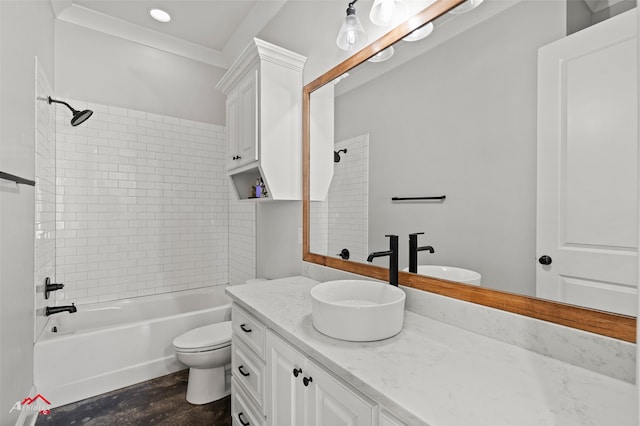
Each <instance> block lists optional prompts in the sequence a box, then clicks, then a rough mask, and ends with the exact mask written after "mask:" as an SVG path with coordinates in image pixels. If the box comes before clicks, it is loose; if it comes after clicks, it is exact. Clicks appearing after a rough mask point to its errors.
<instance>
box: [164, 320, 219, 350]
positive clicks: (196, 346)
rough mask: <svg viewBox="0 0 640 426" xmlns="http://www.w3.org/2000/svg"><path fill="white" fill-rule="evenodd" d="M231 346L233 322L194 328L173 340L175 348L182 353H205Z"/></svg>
mask: <svg viewBox="0 0 640 426" xmlns="http://www.w3.org/2000/svg"><path fill="white" fill-rule="evenodd" d="M230 344H231V321H224V322H219V323H216V324H211V325H205V326H204V327H198V328H194V329H193V330H190V331H187V332H186V333H183V334H181V335H179V336H178V337H176V338H175V339H173V347H174V348H175V349H177V350H180V351H182V352H204V351H210V350H213V349H217V348H221V347H224V346H229V345H230Z"/></svg>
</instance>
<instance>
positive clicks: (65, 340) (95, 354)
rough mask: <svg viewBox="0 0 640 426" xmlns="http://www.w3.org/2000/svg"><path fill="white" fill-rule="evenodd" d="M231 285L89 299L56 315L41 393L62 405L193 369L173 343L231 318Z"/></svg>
mask: <svg viewBox="0 0 640 426" xmlns="http://www.w3.org/2000/svg"><path fill="white" fill-rule="evenodd" d="M224 288H225V287H224V286H216V287H209V288H206V289H197V290H187V291H181V292H175V293H166V294H161V295H154V296H145V297H139V298H133V299H126V300H119V301H114V302H108V303H97V304H91V305H84V306H78V312H76V313H73V314H69V313H66V312H65V313H60V314H55V315H52V316H50V317H49V319H48V321H47V324H46V326H45V329H44V331H43V332H42V334H41V335H40V336H39V338H38V340H37V341H36V344H35V346H34V383H35V387H36V389H37V391H38V393H40V394H41V395H43V396H45V397H46V398H47V400H48V401H49V402H51V407H59V406H61V405H65V404H69V403H71V402H75V401H79V400H81V399H85V398H89V397H92V396H95V395H99V394H101V393H104V392H109V391H112V390H115V389H119V388H122V387H125V386H129V385H132V384H135V383H139V382H143V381H145V380H149V379H153V378H155V377H160V376H163V375H165V374H169V373H173V372H176V371H179V370H183V369H185V368H186V366H184V365H183V364H181V363H179V362H178V361H177V360H176V358H175V355H174V352H173V347H172V345H171V343H172V341H173V339H174V338H175V337H176V336H178V335H179V334H181V333H184V332H185V331H187V330H191V329H193V328H196V327H201V326H203V325H207V324H213V323H217V322H221V321H229V320H230V319H231V300H230V299H229V298H228V297H227V296H226V295H225V293H224ZM54 330H55V331H54Z"/></svg>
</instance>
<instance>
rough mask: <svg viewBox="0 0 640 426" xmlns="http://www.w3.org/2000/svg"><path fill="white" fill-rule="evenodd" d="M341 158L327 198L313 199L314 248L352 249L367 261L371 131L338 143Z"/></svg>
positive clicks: (324, 250) (355, 255) (329, 251)
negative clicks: (316, 200) (314, 200)
mask: <svg viewBox="0 0 640 426" xmlns="http://www.w3.org/2000/svg"><path fill="white" fill-rule="evenodd" d="M345 149H346V150H347V152H346V153H341V155H340V156H341V160H340V162H339V163H336V164H334V167H333V178H332V180H331V185H330V186H329V193H328V194H327V199H326V200H325V201H321V202H312V203H311V217H310V221H311V233H312V234H311V236H312V237H311V251H312V252H314V253H327V254H329V255H335V254H336V253H340V252H341V250H342V249H344V248H346V249H347V250H349V253H350V259H351V260H356V261H360V262H364V261H365V259H366V258H367V255H368V254H369V243H368V242H369V135H361V136H357V137H354V138H351V139H347V140H344V141H339V142H336V143H335V150H345Z"/></svg>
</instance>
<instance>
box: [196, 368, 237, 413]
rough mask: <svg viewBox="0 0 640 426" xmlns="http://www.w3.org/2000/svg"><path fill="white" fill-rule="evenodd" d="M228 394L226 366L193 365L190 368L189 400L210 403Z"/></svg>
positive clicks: (198, 403) (197, 402)
mask: <svg viewBox="0 0 640 426" xmlns="http://www.w3.org/2000/svg"><path fill="white" fill-rule="evenodd" d="M228 395H229V391H228V390H227V388H226V385H225V371H224V366H222V367H217V368H193V367H191V368H190V369H189V383H188V384H187V402H189V403H191V404H194V405H202V404H208V403H210V402H213V401H217V400H219V399H222V398H224V397H225V396H228Z"/></svg>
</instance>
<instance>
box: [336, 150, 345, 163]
mask: <svg viewBox="0 0 640 426" xmlns="http://www.w3.org/2000/svg"><path fill="white" fill-rule="evenodd" d="M341 152H344V153H345V154H346V153H347V148H345V149H341V150H338V151H333V162H334V163H339V162H340V153H341Z"/></svg>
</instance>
